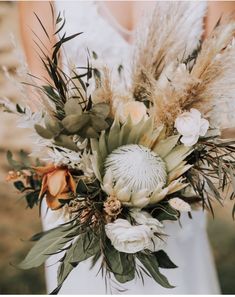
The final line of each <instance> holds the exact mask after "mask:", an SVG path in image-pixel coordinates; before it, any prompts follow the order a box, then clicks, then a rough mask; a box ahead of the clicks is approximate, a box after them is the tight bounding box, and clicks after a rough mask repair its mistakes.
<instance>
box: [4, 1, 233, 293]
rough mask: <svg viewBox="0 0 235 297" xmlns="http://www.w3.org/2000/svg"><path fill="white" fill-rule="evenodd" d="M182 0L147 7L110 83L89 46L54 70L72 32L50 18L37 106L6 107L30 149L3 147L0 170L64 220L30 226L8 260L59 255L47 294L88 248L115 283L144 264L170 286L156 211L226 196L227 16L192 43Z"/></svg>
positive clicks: (229, 177) (31, 200) (162, 214)
mask: <svg viewBox="0 0 235 297" xmlns="http://www.w3.org/2000/svg"><path fill="white" fill-rule="evenodd" d="M171 5H173V3H172V4H171ZM185 5H186V3H178V4H177V5H173V6H172V10H173V11H172V10H171V11H170V12H168V11H166V12H165V14H163V15H161V16H158V15H157V16H156V14H157V11H158V10H156V11H155V14H154V16H155V17H153V18H152V19H151V21H150V23H149V25H148V27H147V29H146V30H143V31H141V32H140V34H143V35H142V38H140V40H141V43H140V44H137V46H136V51H135V55H134V59H133V69H132V76H131V79H130V81H131V84H130V85H128V84H127V83H126V84H125V83H123V79H122V71H123V68H125V65H121V66H120V67H119V77H120V81H122V83H120V84H118V82H117V81H115V83H113V82H112V79H111V72H110V70H109V69H108V68H107V66H105V64H102V63H99V56H98V55H97V54H96V53H95V52H89V53H88V62H87V67H85V68H84V67H83V68H81V67H80V68H79V67H75V66H73V65H72V66H69V71H65V70H64V69H62V68H63V67H62V66H61V64H60V63H59V61H60V53H61V48H62V46H63V45H64V44H65V43H66V42H69V41H70V40H71V39H73V38H75V37H76V36H77V35H79V34H75V35H72V36H66V35H62V36H60V31H61V29H62V27H63V26H64V22H63V19H62V18H61V16H60V15H59V16H58V18H57V19H56V20H55V23H56V24H57V26H60V25H61V27H60V28H58V30H57V32H56V33H57V34H58V42H57V43H56V44H55V45H54V46H53V53H52V56H49V55H48V54H46V53H43V55H42V58H41V60H42V64H43V65H44V67H45V69H46V70H47V72H48V74H49V77H50V82H49V81H48V82H47V84H40V85H37V86H36V85H35V84H33V85H35V87H37V90H38V92H39V94H40V99H41V104H42V106H43V107H42V109H41V111H38V112H32V111H31V110H30V109H29V107H23V106H21V105H19V104H17V106H16V113H18V115H19V116H20V117H21V119H20V124H21V126H29V127H31V128H32V130H33V131H34V137H36V140H37V142H36V143H35V150H34V151H36V150H37V156H38V153H39V152H40V154H39V155H40V158H37V159H36V158H34V159H32V158H29V156H28V155H27V154H26V153H25V152H21V153H20V155H19V156H20V159H19V160H14V159H13V156H12V154H11V152H8V160H9V163H10V165H11V166H12V171H10V172H9V174H8V176H7V180H13V181H14V185H15V187H16V188H17V189H18V190H19V191H20V192H21V193H22V194H23V195H24V197H25V199H26V202H27V204H28V206H29V207H30V208H32V207H34V206H37V205H39V207H40V206H41V202H42V201H43V200H44V199H45V201H46V203H47V206H48V208H49V209H51V210H52V211H53V212H57V213H60V214H61V215H63V220H64V222H65V223H64V224H62V225H58V226H57V227H56V228H54V229H51V230H49V231H46V232H42V233H39V234H36V235H35V236H33V238H32V240H33V241H36V243H35V245H34V247H33V248H32V249H31V250H30V252H29V253H28V255H27V256H26V258H25V259H24V260H23V262H22V263H20V264H19V266H20V267H21V268H23V269H29V268H33V267H38V266H40V265H41V264H43V262H45V261H46V260H47V259H48V258H49V257H50V256H51V255H53V254H61V260H60V265H59V268H58V287H57V288H56V289H55V291H54V292H53V293H57V292H58V291H59V290H60V288H61V286H62V284H63V282H64V281H65V279H66V278H67V277H68V275H69V273H70V272H71V271H72V270H73V269H74V268H75V267H76V266H77V265H78V264H79V263H80V262H82V261H85V260H86V259H88V258H91V259H92V266H94V265H95V264H97V263H99V264H100V265H101V270H102V272H103V275H104V276H106V277H109V275H110V274H112V275H114V277H115V278H116V280H117V281H118V282H119V283H125V282H128V281H131V280H133V279H134V278H135V277H140V278H142V277H143V274H147V275H148V276H151V277H152V278H153V279H154V280H155V281H156V282H157V283H159V284H160V285H161V286H163V287H165V288H172V287H173V286H172V285H171V284H170V283H169V282H168V280H167V279H166V277H165V276H164V275H163V274H162V272H161V269H162V268H168V269H169V268H176V267H177V266H176V265H175V264H174V263H173V262H172V261H171V259H170V257H169V256H168V255H167V253H166V252H165V247H166V246H167V234H166V233H165V231H164V224H165V221H169V220H171V221H176V222H175V223H177V221H178V220H180V216H181V213H182V212H186V213H188V215H189V217H190V218H192V219H193V215H192V213H191V211H192V210H193V209H195V210H196V209H198V208H203V209H208V210H210V211H212V213H213V202H214V201H218V202H219V203H221V204H223V200H224V199H225V196H226V195H228V196H229V198H230V199H231V200H232V199H234V197H235V194H234V191H235V177H234V167H235V154H234V153H235V146H234V144H235V142H234V141H232V140H231V139H230V140H229V139H224V138H222V137H221V131H220V127H221V126H220V123H219V121H218V120H219V116H218V115H219V113H220V111H221V107H220V106H222V104H227V103H228V102H232V100H233V101H234V100H235V95H234V94H235V77H234V69H235V45H234V40H233V35H234V33H235V23H234V22H230V21H229V22H227V23H226V24H218V25H217V27H216V28H215V30H214V31H213V33H212V34H211V36H210V37H209V38H208V39H206V40H205V41H204V42H200V37H201V31H200V30H198V31H197V30H194V31H193V29H192V28H194V26H195V27H197V28H198V22H199V21H198V19H195V18H193V17H192V20H191V22H192V23H191V24H190V21H189V20H188V18H187V17H188V14H189V11H188V10H186V12H185V9H186V6H185ZM174 10H175V11H174ZM183 12H184V13H185V14H186V16H187V17H185V18H182V13H183ZM158 22H160V23H161V26H160V25H159V24H158ZM164 24H165V25H164ZM42 26H43V24H42ZM160 28H161V29H160ZM43 29H44V31H45V34H47V32H46V30H45V28H44V27H43ZM192 31H193V33H195V32H196V33H195V34H194V35H195V36H193V37H192V36H191V35H190V34H191V33H190V34H189V32H192ZM193 33H192V34H193ZM84 34H85V33H84ZM179 36H180V37H179ZM48 38H49V36H48ZM78 38H79V37H78ZM188 39H190V42H191V41H192V39H193V42H191V44H190V45H189V41H188ZM5 108H7V104H5ZM34 153H35V152H34ZM32 160H33V161H32ZM230 186H231V187H230ZM232 187H233V190H231V188H232ZM229 191H230V192H229ZM234 212H235V208H234V209H233V215H234Z"/></svg>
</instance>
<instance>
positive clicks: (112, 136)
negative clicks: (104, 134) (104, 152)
mask: <svg viewBox="0 0 235 297" xmlns="http://www.w3.org/2000/svg"><path fill="white" fill-rule="evenodd" d="M119 134H120V124H119V121H118V119H115V120H114V122H113V125H112V127H111V129H110V131H109V135H108V151H109V153H111V152H112V151H113V150H115V149H116V148H117V147H118V146H119V138H118V135H119Z"/></svg>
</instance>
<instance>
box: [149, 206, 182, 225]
mask: <svg viewBox="0 0 235 297" xmlns="http://www.w3.org/2000/svg"><path fill="white" fill-rule="evenodd" d="M151 214H152V216H153V217H154V218H156V219H158V220H159V221H160V222H162V221H167V220H168V221H177V220H178V218H179V214H180V213H179V211H177V210H176V209H174V208H172V207H171V206H170V205H169V204H168V203H167V204H166V205H164V206H163V205H161V204H159V205H158V206H157V207H156V208H155V209H154V210H153V211H152V212H151Z"/></svg>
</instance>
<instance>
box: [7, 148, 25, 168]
mask: <svg viewBox="0 0 235 297" xmlns="http://www.w3.org/2000/svg"><path fill="white" fill-rule="evenodd" d="M7 161H8V163H9V165H10V166H11V167H12V168H14V169H16V170H20V169H22V164H20V163H19V162H18V161H15V160H14V159H13V154H12V152H11V151H7Z"/></svg>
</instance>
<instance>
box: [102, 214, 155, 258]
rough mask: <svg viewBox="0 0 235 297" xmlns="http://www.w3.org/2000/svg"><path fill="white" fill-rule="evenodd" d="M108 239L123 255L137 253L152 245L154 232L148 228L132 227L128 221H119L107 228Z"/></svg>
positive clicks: (141, 226) (143, 226) (142, 226)
mask: <svg viewBox="0 0 235 297" xmlns="http://www.w3.org/2000/svg"><path fill="white" fill-rule="evenodd" d="M105 232H106V235H107V237H108V238H109V239H110V240H111V243H112V245H113V246H114V247H115V249H116V250H118V251H120V252H123V253H128V254H132V253H137V252H139V251H142V250H144V249H145V248H147V247H148V246H149V244H150V239H151V237H152V231H151V229H150V228H149V227H148V226H145V225H138V226H132V225H131V224H130V223H129V222H128V221H127V220H123V219H117V220H116V221H114V223H109V224H107V225H106V226H105Z"/></svg>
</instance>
